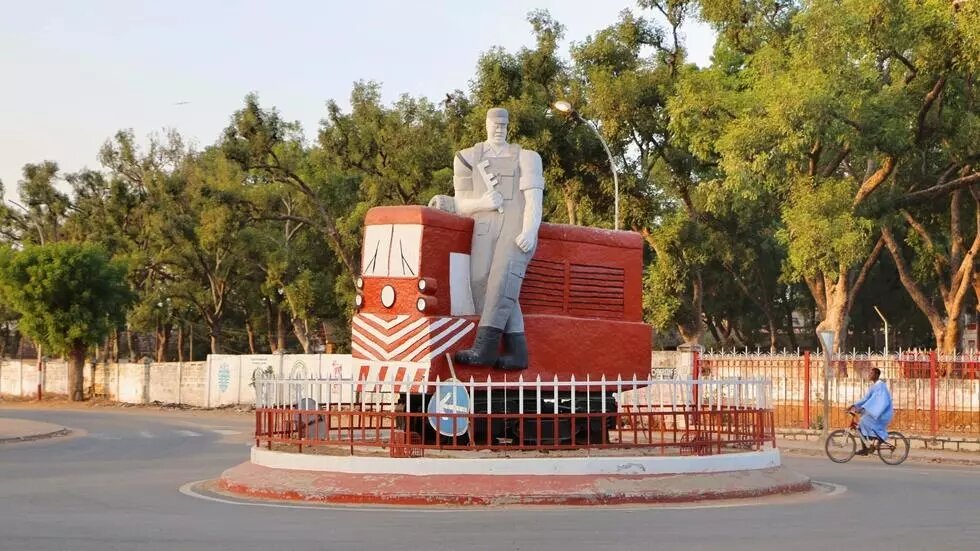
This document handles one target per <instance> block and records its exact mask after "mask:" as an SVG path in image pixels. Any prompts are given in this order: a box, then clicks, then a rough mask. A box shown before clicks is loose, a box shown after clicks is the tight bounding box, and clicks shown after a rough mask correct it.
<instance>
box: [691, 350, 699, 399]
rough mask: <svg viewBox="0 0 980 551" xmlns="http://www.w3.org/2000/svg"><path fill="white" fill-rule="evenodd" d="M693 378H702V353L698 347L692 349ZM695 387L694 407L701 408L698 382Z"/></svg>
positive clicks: (696, 379)
mask: <svg viewBox="0 0 980 551" xmlns="http://www.w3.org/2000/svg"><path fill="white" fill-rule="evenodd" d="M691 378H692V379H694V380H695V381H698V380H700V379H701V354H699V353H698V350H697V349H696V348H695V349H694V350H691ZM693 387H694V388H693V389H692V390H693V398H694V409H700V405H701V400H700V393H699V392H698V391H699V390H700V389H699V388H698V385H697V384H696V383H695V384H694V385H693Z"/></svg>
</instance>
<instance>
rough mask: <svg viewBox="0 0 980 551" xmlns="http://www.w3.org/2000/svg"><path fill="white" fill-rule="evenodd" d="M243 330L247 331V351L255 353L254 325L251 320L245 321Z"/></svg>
mask: <svg viewBox="0 0 980 551" xmlns="http://www.w3.org/2000/svg"><path fill="white" fill-rule="evenodd" d="M245 332H246V333H248V353H249V354H255V327H253V326H252V322H251V321H248V320H246V321H245Z"/></svg>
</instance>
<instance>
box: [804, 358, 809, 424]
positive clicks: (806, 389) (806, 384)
mask: <svg viewBox="0 0 980 551" xmlns="http://www.w3.org/2000/svg"><path fill="white" fill-rule="evenodd" d="M803 428H804V429H808V428H810V351H809V350H805V351H804V352H803Z"/></svg>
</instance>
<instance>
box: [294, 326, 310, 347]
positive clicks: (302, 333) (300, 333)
mask: <svg viewBox="0 0 980 551" xmlns="http://www.w3.org/2000/svg"><path fill="white" fill-rule="evenodd" d="M293 333H294V334H295V335H296V339H297V340H298V341H299V344H300V346H302V347H303V354H309V353H310V336H309V334H308V332H307V330H306V322H305V321H303V320H301V319H299V318H293Z"/></svg>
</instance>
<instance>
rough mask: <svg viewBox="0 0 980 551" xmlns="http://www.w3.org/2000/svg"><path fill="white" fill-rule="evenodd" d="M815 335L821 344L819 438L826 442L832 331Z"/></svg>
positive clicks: (832, 343) (832, 341)
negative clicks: (821, 403)
mask: <svg viewBox="0 0 980 551" xmlns="http://www.w3.org/2000/svg"><path fill="white" fill-rule="evenodd" d="M817 335H818V336H819V337H820V343H821V344H822V345H823V423H822V425H823V427H822V433H821V435H820V439H821V441H823V442H826V441H827V433H828V432H829V429H828V427H829V426H830V349H831V348H832V347H833V346H834V332H833V331H830V330H827V329H823V330H821V331H818V332H817Z"/></svg>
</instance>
